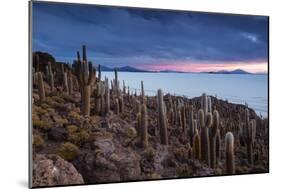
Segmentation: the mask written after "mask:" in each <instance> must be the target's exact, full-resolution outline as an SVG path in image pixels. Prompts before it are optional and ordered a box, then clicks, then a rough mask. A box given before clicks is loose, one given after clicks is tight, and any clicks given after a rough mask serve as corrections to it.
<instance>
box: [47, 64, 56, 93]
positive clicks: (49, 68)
mask: <svg viewBox="0 0 281 189" xmlns="http://www.w3.org/2000/svg"><path fill="white" fill-rule="evenodd" d="M47 78H48V82H49V85H50V87H51V91H52V92H53V91H54V90H55V84H54V74H53V72H52V66H51V62H48V65H47Z"/></svg>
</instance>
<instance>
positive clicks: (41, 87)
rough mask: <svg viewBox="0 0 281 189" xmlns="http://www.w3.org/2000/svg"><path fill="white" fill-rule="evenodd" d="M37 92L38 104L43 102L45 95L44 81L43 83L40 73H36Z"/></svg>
mask: <svg viewBox="0 0 281 189" xmlns="http://www.w3.org/2000/svg"><path fill="white" fill-rule="evenodd" d="M37 74H38V91H39V98H40V102H43V101H44V100H45V98H46V95H45V88H44V81H43V75H42V73H41V72H38V73H37Z"/></svg>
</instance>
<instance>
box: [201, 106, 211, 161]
mask: <svg viewBox="0 0 281 189" xmlns="http://www.w3.org/2000/svg"><path fill="white" fill-rule="evenodd" d="M198 114H199V123H200V126H201V155H202V159H203V160H204V161H205V163H206V164H207V165H209V166H210V140H209V127H210V125H211V123H212V115H211V114H207V116H206V121H205V116H204V111H203V110H202V109H200V110H199V112H198Z"/></svg>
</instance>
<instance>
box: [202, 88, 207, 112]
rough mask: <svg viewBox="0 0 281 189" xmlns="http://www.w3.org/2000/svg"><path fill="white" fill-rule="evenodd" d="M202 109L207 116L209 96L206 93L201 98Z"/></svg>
mask: <svg viewBox="0 0 281 189" xmlns="http://www.w3.org/2000/svg"><path fill="white" fill-rule="evenodd" d="M201 108H202V109H203V112H204V116H206V115H207V112H208V96H207V95H206V93H203V94H202V96H201Z"/></svg>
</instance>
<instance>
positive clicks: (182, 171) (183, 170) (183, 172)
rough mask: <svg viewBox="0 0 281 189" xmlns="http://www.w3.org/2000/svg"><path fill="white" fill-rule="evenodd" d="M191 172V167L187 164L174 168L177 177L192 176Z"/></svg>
mask: <svg viewBox="0 0 281 189" xmlns="http://www.w3.org/2000/svg"><path fill="white" fill-rule="evenodd" d="M192 172H193V171H192V167H190V166H189V165H188V164H183V165H180V166H178V167H177V168H176V173H177V175H178V176H179V177H188V176H192Z"/></svg>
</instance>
